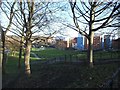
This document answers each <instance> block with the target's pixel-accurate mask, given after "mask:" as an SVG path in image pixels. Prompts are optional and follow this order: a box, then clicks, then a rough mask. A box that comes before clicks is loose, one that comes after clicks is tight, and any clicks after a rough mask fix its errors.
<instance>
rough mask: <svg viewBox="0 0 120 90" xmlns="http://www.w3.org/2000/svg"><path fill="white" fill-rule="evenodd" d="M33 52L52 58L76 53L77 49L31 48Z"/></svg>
mask: <svg viewBox="0 0 120 90" xmlns="http://www.w3.org/2000/svg"><path fill="white" fill-rule="evenodd" d="M32 52H34V53H36V54H37V55H38V56H39V57H45V58H49V59H50V58H54V57H64V56H65V55H74V54H77V53H78V51H73V50H59V49H54V48H46V49H45V50H40V51H36V50H35V49H33V51H32Z"/></svg>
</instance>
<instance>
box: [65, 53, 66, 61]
mask: <svg viewBox="0 0 120 90" xmlns="http://www.w3.org/2000/svg"><path fill="white" fill-rule="evenodd" d="M65 62H66V54H65Z"/></svg>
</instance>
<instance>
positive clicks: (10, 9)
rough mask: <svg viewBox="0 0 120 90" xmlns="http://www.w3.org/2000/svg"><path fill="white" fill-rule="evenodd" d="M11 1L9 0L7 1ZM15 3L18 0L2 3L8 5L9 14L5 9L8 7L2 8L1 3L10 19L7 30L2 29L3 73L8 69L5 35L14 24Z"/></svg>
mask: <svg viewBox="0 0 120 90" xmlns="http://www.w3.org/2000/svg"><path fill="white" fill-rule="evenodd" d="M7 3H9V2H7ZM15 3H16V0H14V2H12V4H10V3H9V4H8V6H7V5H6V3H3V2H2V5H4V6H7V10H9V11H10V12H9V14H7V13H6V12H7V10H5V9H6V8H2V5H1V7H0V8H1V10H2V11H3V12H4V13H5V15H6V17H7V19H8V20H9V23H8V25H7V27H6V28H5V30H3V29H2V31H1V36H2V37H1V39H2V72H3V74H5V73H6V70H5V62H6V56H5V35H6V33H7V32H8V31H9V30H10V27H11V24H12V19H13V16H14V12H15V11H14V6H15Z"/></svg>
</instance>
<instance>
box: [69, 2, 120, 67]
mask: <svg viewBox="0 0 120 90" xmlns="http://www.w3.org/2000/svg"><path fill="white" fill-rule="evenodd" d="M69 4H70V6H71V11H72V14H73V22H74V25H67V26H69V27H71V28H72V29H74V30H75V31H77V32H79V33H80V34H82V35H83V36H85V37H86V38H87V39H88V41H89V47H88V60H89V63H90V66H91V67H93V37H94V32H95V31H98V30H102V29H103V28H107V27H116V23H118V22H114V20H115V19H116V17H117V16H118V15H119V14H120V12H118V11H117V10H118V9H119V8H120V4H119V3H117V2H101V1H100V0H90V1H89V0H88V1H87V2H82V0H80V1H78V0H75V1H72V0H69ZM116 12H117V13H116ZM80 24H81V26H80ZM82 27H85V28H82ZM103 30H104V29H103Z"/></svg>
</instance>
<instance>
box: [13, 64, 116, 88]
mask: <svg viewBox="0 0 120 90" xmlns="http://www.w3.org/2000/svg"><path fill="white" fill-rule="evenodd" d="M117 68H118V64H115V63H114V64H105V65H96V66H94V68H89V67H88V66H86V65H79V64H72V63H67V64H65V63H57V64H52V65H42V64H40V63H38V64H36V65H34V66H32V72H33V73H32V77H31V78H29V79H27V78H26V77H24V76H22V77H21V78H20V79H19V81H18V82H16V85H15V87H17V88H21V87H25V88H41V87H43V88H45V87H46V88H94V87H101V85H102V84H103V83H104V82H106V81H107V80H108V79H109V78H110V77H111V76H112V74H113V73H114V72H115V71H116V70H117Z"/></svg>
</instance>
